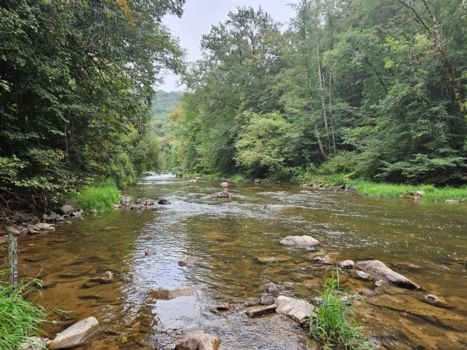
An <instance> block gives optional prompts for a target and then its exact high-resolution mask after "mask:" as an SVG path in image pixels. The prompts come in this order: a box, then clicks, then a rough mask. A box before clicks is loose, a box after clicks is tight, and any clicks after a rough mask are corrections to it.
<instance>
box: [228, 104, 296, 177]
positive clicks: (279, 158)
mask: <svg viewBox="0 0 467 350" xmlns="http://www.w3.org/2000/svg"><path fill="white" fill-rule="evenodd" d="M245 119H247V120H248V121H247V122H246V124H245V126H244V127H243V128H242V130H241V132H240V135H239V138H238V141H237V142H236V144H235V147H236V150H237V155H236V158H235V159H236V161H237V163H238V165H239V166H240V167H241V168H242V169H245V171H247V172H249V173H251V174H253V175H255V176H264V175H271V174H284V173H285V168H286V166H287V164H288V163H289V162H290V159H291V158H292V156H293V152H294V140H295V139H297V136H296V133H294V130H293V129H292V127H291V125H290V124H289V123H287V122H286V121H285V120H284V118H283V117H282V116H281V115H280V114H279V113H277V112H272V113H268V114H264V115H259V114H256V113H247V115H246V116H245Z"/></svg>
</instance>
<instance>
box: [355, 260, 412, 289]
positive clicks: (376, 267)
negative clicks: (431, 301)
mask: <svg viewBox="0 0 467 350" xmlns="http://www.w3.org/2000/svg"><path fill="white" fill-rule="evenodd" d="M357 267H358V268H359V269H360V270H363V271H364V272H366V273H368V274H370V275H371V276H373V277H374V278H375V279H382V280H384V281H388V282H390V283H392V284H394V285H396V286H398V287H403V288H408V289H420V286H419V285H418V284H416V283H415V282H413V281H411V280H410V279H408V278H407V277H405V276H403V275H401V274H399V273H397V272H395V271H393V270H391V269H390V268H389V267H387V266H386V265H385V264H384V263H383V262H382V261H379V260H365V261H359V262H357Z"/></svg>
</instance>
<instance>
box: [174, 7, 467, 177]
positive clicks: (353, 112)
mask: <svg viewBox="0 0 467 350" xmlns="http://www.w3.org/2000/svg"><path fill="white" fill-rule="evenodd" d="M294 8H295V10H296V15H295V17H294V18H293V19H292V22H291V26H290V27H289V29H288V30H284V31H282V32H281V30H280V26H279V25H278V24H277V23H274V21H272V20H271V18H270V17H269V15H268V14H267V13H265V12H264V11H262V10H254V9H252V8H240V9H238V10H237V11H235V12H231V13H229V16H228V18H227V20H226V21H225V22H224V23H222V24H220V25H217V26H214V27H213V28H212V30H211V32H210V33H208V34H207V35H205V36H204V37H203V40H202V49H203V53H204V56H203V59H202V60H200V61H199V62H198V63H197V64H196V65H195V66H194V68H193V69H190V70H188V71H187V72H186V74H185V76H184V78H185V82H186V84H187V86H188V87H189V93H188V94H186V95H185V96H184V97H183V101H182V103H181V105H180V106H179V109H178V111H177V112H176V113H175V114H176V116H174V118H171V119H170V131H169V135H168V139H169V140H170V142H169V143H170V147H168V149H169V151H168V152H167V153H166V155H167V158H168V159H170V162H167V164H168V165H169V166H170V167H173V168H174V169H177V170H181V171H182V172H197V173H213V172H222V173H236V172H238V171H244V172H246V173H247V174H248V175H249V176H255V175H256V176H261V175H264V176H268V177H271V178H284V177H290V176H294V177H295V178H297V177H306V176H308V177H310V176H311V174H312V173H313V174H312V175H313V177H314V176H316V175H331V174H340V173H345V174H354V173H355V175H356V176H359V177H360V178H364V179H371V180H373V181H386V182H391V183H412V184H415V183H428V184H436V185H443V186H445V185H462V184H465V183H466V182H467V178H466V176H465V174H466V173H467V172H466V170H467V169H466V159H467V148H466V145H467V141H466V135H467V119H465V110H463V108H464V107H463V106H465V101H464V99H465V98H464V96H465V91H464V90H465V85H464V86H463V85H462V83H464V82H465V67H466V66H465V60H464V59H463V57H464V56H465V44H464V42H465V38H464V35H463V33H462V31H459V30H458V28H462V27H463V22H464V18H463V15H462V13H463V12H465V11H464V10H465V4H463V2H462V1H461V0H454V1H449V2H446V1H442V0H427V1H426V2H425V1H423V2H420V1H419V2H417V1H410V0H401V1H397V2H391V1H388V0H381V1H369V0H363V1H346V0H323V1H307V0H301V1H300V2H299V3H298V4H296V5H295V6H294ZM415 13H416V15H415ZM456 28H457V29H456ZM272 115H276V116H275V117H272ZM299 168H301V169H311V168H313V169H315V170H314V171H313V172H310V171H305V172H304V171H303V170H297V169H299ZM334 182H335V181H334Z"/></svg>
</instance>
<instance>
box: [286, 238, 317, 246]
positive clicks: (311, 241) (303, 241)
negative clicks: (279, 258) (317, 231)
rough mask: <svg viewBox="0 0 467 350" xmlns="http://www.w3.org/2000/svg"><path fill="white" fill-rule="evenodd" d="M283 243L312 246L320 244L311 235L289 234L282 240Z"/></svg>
mask: <svg viewBox="0 0 467 350" xmlns="http://www.w3.org/2000/svg"><path fill="white" fill-rule="evenodd" d="M281 244H282V245H285V246H288V247H299V248H310V247H314V246H316V245H318V244H319V241H318V240H317V239H315V238H313V237H311V236H287V237H285V238H283V239H282V240H281Z"/></svg>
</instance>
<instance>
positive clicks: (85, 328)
mask: <svg viewBox="0 0 467 350" xmlns="http://www.w3.org/2000/svg"><path fill="white" fill-rule="evenodd" d="M98 330H99V322H97V319H96V318H95V317H88V318H86V319H84V320H81V321H79V322H78V323H75V324H74V325H73V326H71V327H68V328H67V329H65V330H64V331H62V332H60V333H58V334H57V335H56V336H55V339H54V340H52V341H51V342H50V343H49V344H48V348H49V349H70V348H74V347H77V346H79V345H83V344H85V343H86V342H87V341H88V340H89V339H90V338H91V337H92V336H93V335H95V334H96V333H97V331H98Z"/></svg>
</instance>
